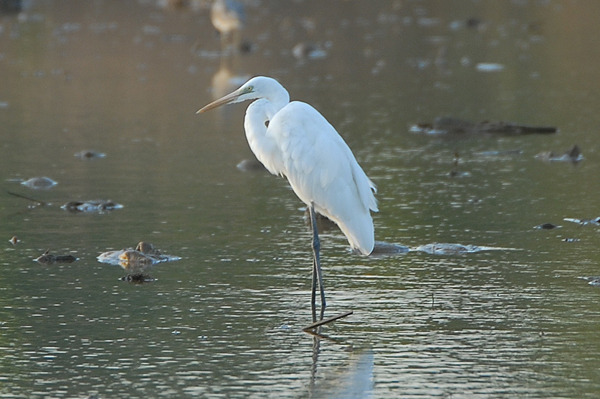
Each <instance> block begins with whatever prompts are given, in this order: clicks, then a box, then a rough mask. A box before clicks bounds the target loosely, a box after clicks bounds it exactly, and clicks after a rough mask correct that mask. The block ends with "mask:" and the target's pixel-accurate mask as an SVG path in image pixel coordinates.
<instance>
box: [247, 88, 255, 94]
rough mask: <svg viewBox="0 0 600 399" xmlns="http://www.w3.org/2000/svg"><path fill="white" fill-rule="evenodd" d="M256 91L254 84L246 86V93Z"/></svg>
mask: <svg viewBox="0 0 600 399" xmlns="http://www.w3.org/2000/svg"><path fill="white" fill-rule="evenodd" d="M253 91H254V86H248V87H246V93H252V92H253Z"/></svg>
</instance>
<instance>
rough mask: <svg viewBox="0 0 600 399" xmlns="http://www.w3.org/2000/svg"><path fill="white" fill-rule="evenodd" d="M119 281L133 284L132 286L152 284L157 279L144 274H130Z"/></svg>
mask: <svg viewBox="0 0 600 399" xmlns="http://www.w3.org/2000/svg"><path fill="white" fill-rule="evenodd" d="M119 280H121V281H126V282H128V283H132V284H144V283H151V282H153V281H156V279H155V278H154V277H152V276H151V275H149V274H143V273H137V274H128V275H127V276H123V277H121V278H119Z"/></svg>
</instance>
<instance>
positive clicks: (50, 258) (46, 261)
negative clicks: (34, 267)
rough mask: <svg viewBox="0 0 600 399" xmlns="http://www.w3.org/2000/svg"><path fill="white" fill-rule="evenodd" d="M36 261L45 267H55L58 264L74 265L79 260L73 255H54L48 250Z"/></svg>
mask: <svg viewBox="0 0 600 399" xmlns="http://www.w3.org/2000/svg"><path fill="white" fill-rule="evenodd" d="M34 260H35V261H36V262H38V263H41V264H43V265H53V264H56V263H73V262H75V261H76V260H77V258H76V257H74V256H73V255H53V254H51V253H50V250H49V249H48V250H47V251H46V252H44V253H43V254H42V255H41V256H40V257H38V258H36V259H34Z"/></svg>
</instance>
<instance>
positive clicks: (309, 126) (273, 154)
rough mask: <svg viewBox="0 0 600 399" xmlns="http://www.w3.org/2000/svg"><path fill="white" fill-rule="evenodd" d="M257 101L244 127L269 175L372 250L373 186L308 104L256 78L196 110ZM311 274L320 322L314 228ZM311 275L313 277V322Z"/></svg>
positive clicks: (265, 79) (365, 249)
mask: <svg viewBox="0 0 600 399" xmlns="http://www.w3.org/2000/svg"><path fill="white" fill-rule="evenodd" d="M245 100H255V101H254V102H252V103H251V104H250V105H249V106H248V109H247V110H246V117H245V120H244V128H245V131H246V138H247V139H248V143H249V144H250V148H251V149H252V151H253V152H254V154H255V155H256V157H257V158H258V160H259V161H260V162H262V164H263V165H264V166H265V167H266V168H267V169H268V170H269V171H270V172H271V173H273V174H276V175H281V176H285V177H286V178H287V179H288V181H289V183H290V185H291V186H292V189H293V190H294V192H295V193H296V195H297V196H298V197H299V198H300V199H301V200H302V201H303V202H304V203H305V204H306V205H307V206H308V207H309V210H311V222H312V223H313V227H314V211H316V212H318V213H320V214H322V215H324V216H327V217H328V218H329V219H331V220H333V221H334V222H335V223H336V224H337V225H338V226H339V227H340V229H341V230H342V232H343V233H344V234H345V235H346V237H347V238H348V242H349V243H350V246H351V247H352V248H356V249H358V250H360V252H362V253H363V254H365V255H369V254H370V253H371V252H372V251H373V247H374V244H375V234H374V228H373V219H372V218H371V211H377V201H376V200H375V195H374V192H375V191H376V190H375V185H374V184H373V182H371V180H369V178H368V177H367V175H366V174H365V172H364V171H363V170H362V168H361V167H360V165H359V164H358V162H357V161H356V158H354V155H353V154H352V151H351V150H350V148H349V147H348V145H347V144H346V142H345V141H344V139H342V137H341V136H340V135H339V134H338V133H337V131H336V130H335V129H334V127H333V126H331V124H330V123H329V122H328V121H327V120H326V119H325V118H324V117H323V116H322V115H321V114H320V113H319V112H318V111H317V110H316V109H314V108H313V107H311V106H310V105H308V104H306V103H303V102H299V101H293V102H290V97H289V94H288V92H287V91H286V90H285V88H283V86H282V85H281V84H279V82H277V81H276V80H275V79H272V78H268V77H263V76H258V77H255V78H252V79H250V80H249V81H248V82H246V83H245V84H244V85H242V86H241V87H240V88H239V89H237V90H236V91H234V92H233V93H231V94H228V95H226V96H224V97H222V98H221V99H219V100H216V101H213V102H212V103H210V104H208V105H207V106H205V107H204V108H202V109H200V110H199V111H198V112H204V111H207V110H209V109H212V108H216V107H218V106H221V105H223V104H229V103H235V102H240V101H245ZM313 234H314V235H315V236H314V237H313V238H314V240H316V244H315V241H313V251H314V253H315V259H314V265H315V269H314V270H315V272H318V275H319V282H320V283H321V300H322V307H321V318H322V316H323V310H324V308H325V297H324V291H323V287H322V280H321V277H320V265H319V260H318V252H319V245H318V236H317V235H316V230H315V229H313ZM314 275H315V273H313V319H314V318H315V313H314V312H315V310H314V291H315V277H314Z"/></svg>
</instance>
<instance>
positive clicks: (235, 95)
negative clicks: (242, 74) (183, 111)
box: [196, 90, 240, 114]
mask: <svg viewBox="0 0 600 399" xmlns="http://www.w3.org/2000/svg"><path fill="white" fill-rule="evenodd" d="M239 96H240V93H239V90H236V91H234V92H233V93H229V94H227V95H226V96H224V97H221V98H219V99H218V100H215V101H213V102H212V103H210V104H208V105H205V106H204V107H202V108H200V109H199V110H198V111H196V113H197V114H200V113H202V112H206V111H209V110H211V109H213V108H217V107H220V106H221V105H225V104H229V103H230V102H233V101H235V100H236V99H237V98H238V97H239Z"/></svg>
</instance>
